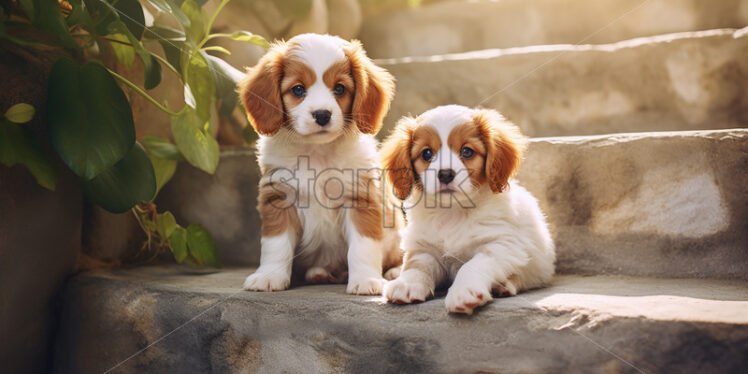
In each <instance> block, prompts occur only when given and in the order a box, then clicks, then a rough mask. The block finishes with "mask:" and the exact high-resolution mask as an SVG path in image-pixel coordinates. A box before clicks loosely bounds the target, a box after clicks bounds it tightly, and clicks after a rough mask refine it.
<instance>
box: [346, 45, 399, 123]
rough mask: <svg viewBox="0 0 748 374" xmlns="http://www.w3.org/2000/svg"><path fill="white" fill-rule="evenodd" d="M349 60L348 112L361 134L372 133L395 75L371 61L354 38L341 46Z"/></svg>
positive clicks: (384, 110)
mask: <svg viewBox="0 0 748 374" xmlns="http://www.w3.org/2000/svg"><path fill="white" fill-rule="evenodd" d="M345 53H346V55H347V56H348V60H349V61H350V62H351V74H352V75H353V81H354V82H355V84H356V91H355V94H354V97H353V107H352V109H351V114H352V116H353V119H354V120H355V121H356V125H357V126H358V129H359V130H360V131H361V132H362V133H364V134H376V133H377V132H379V129H381V128H382V119H383V118H384V116H385V114H387V110H388V109H389V107H390V101H391V100H392V94H393V91H394V89H395V83H394V81H395V79H394V78H393V77H392V75H391V74H390V73H388V72H387V71H386V70H384V69H382V68H380V67H379V66H376V65H374V63H373V62H372V61H371V60H370V59H369V57H367V56H366V52H365V51H364V49H363V47H362V46H361V42H359V41H358V40H352V41H351V42H350V44H349V45H348V46H347V48H346V49H345Z"/></svg>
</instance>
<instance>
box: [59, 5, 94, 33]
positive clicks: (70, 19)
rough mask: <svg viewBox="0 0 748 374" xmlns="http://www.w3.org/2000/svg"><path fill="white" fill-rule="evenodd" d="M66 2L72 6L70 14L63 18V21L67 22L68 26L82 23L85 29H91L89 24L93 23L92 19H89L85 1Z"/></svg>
mask: <svg viewBox="0 0 748 374" xmlns="http://www.w3.org/2000/svg"><path fill="white" fill-rule="evenodd" d="M68 2H69V3H70V6H71V7H72V10H71V11H70V14H68V16H67V18H65V23H67V25H68V27H73V26H76V25H82V26H83V27H84V28H85V29H87V30H88V29H91V28H92V27H91V26H90V25H92V24H93V21H92V20H91V15H90V14H89V13H88V9H87V6H86V3H85V1H84V0H69V1H68Z"/></svg>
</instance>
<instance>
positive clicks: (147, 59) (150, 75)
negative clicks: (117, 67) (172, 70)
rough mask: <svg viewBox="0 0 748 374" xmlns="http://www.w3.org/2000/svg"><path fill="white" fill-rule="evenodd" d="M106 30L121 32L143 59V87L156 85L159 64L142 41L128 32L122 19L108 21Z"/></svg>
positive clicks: (158, 76)
mask: <svg viewBox="0 0 748 374" xmlns="http://www.w3.org/2000/svg"><path fill="white" fill-rule="evenodd" d="M107 30H108V31H109V33H111V34H123V35H125V36H127V39H128V40H129V41H130V44H132V47H133V48H135V52H136V53H137V54H138V57H140V60H141V61H143V71H144V74H145V79H144V80H145V82H144V84H143V86H144V87H145V89H146V90H150V89H153V88H155V87H156V86H158V85H159V83H161V65H159V63H158V61H156V59H155V58H153V56H151V52H149V51H148V50H147V49H145V47H144V46H143V43H142V42H141V41H140V40H138V38H136V37H135V36H134V35H133V34H132V33H131V32H130V30H129V29H128V28H127V26H125V24H124V23H122V21H114V22H112V23H110V24H109V26H108V27H107Z"/></svg>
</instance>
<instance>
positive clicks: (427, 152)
mask: <svg viewBox="0 0 748 374" xmlns="http://www.w3.org/2000/svg"><path fill="white" fill-rule="evenodd" d="M432 157H434V151H432V150H431V148H426V149H424V150H423V151H422V152H421V158H422V159H423V161H431V158H432Z"/></svg>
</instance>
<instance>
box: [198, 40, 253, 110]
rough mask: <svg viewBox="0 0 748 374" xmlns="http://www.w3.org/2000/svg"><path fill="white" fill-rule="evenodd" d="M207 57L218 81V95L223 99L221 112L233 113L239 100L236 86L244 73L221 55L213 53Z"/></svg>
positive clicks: (215, 79)
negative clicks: (220, 56) (213, 54)
mask: <svg viewBox="0 0 748 374" xmlns="http://www.w3.org/2000/svg"><path fill="white" fill-rule="evenodd" d="M206 57H207V61H208V65H209V67H210V71H211V73H213V80H214V81H215V82H216V94H217V97H218V99H220V100H221V113H222V114H224V115H227V116H228V115H231V112H232V111H233V110H234V108H235V107H236V104H237V103H238V102H239V94H238V93H237V92H236V86H237V84H238V83H239V82H240V81H241V80H242V79H243V78H244V74H243V73H242V72H241V71H239V70H237V69H235V68H234V67H233V66H231V65H229V63H227V62H226V61H224V60H222V59H221V58H219V57H216V56H211V55H207V56H206Z"/></svg>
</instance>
